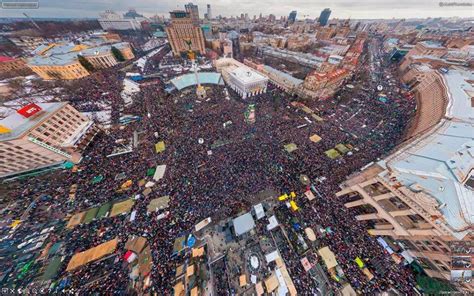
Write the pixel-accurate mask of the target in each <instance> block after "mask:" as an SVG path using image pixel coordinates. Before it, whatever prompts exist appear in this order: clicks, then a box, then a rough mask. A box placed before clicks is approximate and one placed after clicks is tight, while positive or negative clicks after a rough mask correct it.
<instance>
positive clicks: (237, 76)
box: [214, 58, 268, 99]
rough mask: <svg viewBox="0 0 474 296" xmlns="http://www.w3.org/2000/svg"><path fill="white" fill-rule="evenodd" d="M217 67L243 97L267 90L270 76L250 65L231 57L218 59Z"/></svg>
mask: <svg viewBox="0 0 474 296" xmlns="http://www.w3.org/2000/svg"><path fill="white" fill-rule="evenodd" d="M214 63H215V67H216V69H217V71H218V72H220V73H221V74H222V77H223V78H224V81H225V82H226V84H227V85H229V86H230V88H232V89H233V90H234V91H235V92H237V93H238V94H239V95H240V96H241V97H242V98H243V99H245V98H248V97H252V96H255V95H258V94H262V93H265V92H266V91H267V84H268V78H267V77H265V76H264V75H262V74H260V73H258V72H256V71H254V70H253V69H251V68H250V67H247V66H246V65H244V64H242V63H240V62H239V61H236V60H234V59H230V58H222V59H218V60H216V61H215V62H214Z"/></svg>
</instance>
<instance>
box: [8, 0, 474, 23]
mask: <svg viewBox="0 0 474 296" xmlns="http://www.w3.org/2000/svg"><path fill="white" fill-rule="evenodd" d="M189 2H190V1H168V0H166V1H160V3H157V2H156V1H154V0H137V1H134V2H133V5H130V2H128V1H124V0H116V1H111V0H85V1H79V0H71V1H67V2H64V1H58V0H43V1H41V0H40V3H39V9H35V10H33V9H29V10H7V9H2V16H3V17H23V12H26V13H28V14H29V15H30V16H32V17H58V16H61V17H63V18H68V17H70V18H79V17H81V18H96V17H99V13H100V12H102V11H104V10H107V9H112V10H114V11H117V12H121V13H122V12H125V11H127V10H128V9H130V8H134V9H136V10H137V11H138V12H139V13H142V14H144V15H145V16H152V15H156V14H157V15H164V16H168V13H169V11H171V10H174V9H182V7H183V6H184V4H186V3H189ZM191 2H192V3H194V4H196V5H198V6H199V7H200V17H201V18H203V16H204V13H205V12H206V5H207V4H211V7H212V10H213V16H214V17H216V16H218V15H222V16H225V17H229V16H232V15H234V16H236V15H240V13H249V16H250V17H251V18H252V17H253V15H257V16H258V15H259V14H260V12H262V13H263V14H264V15H268V14H274V15H276V16H277V17H280V16H288V14H289V12H290V11H292V10H297V11H298V15H297V19H304V18H310V19H315V18H317V17H319V14H320V12H321V10H323V9H324V8H330V9H331V10H332V14H331V18H351V19H392V18H427V17H468V18H469V17H472V10H470V9H467V8H468V7H466V6H440V3H445V2H440V1H434V0H424V1H417V2H413V1H408V0H402V1H384V2H383V3H380V2H378V1H373V0H362V1H347V0H336V1H308V0H296V1H292V2H284V1H281V0H265V1H258V2H256V1H250V0H244V1H240V2H232V1H230V0H219V1H206V0H199V1H191ZM459 3H467V4H469V5H472V1H465V2H459ZM229 6H232V7H233V9H231V10H229V9H228V7H229ZM471 7H472V6H471Z"/></svg>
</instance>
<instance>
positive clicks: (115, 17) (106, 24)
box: [99, 10, 142, 30]
mask: <svg viewBox="0 0 474 296" xmlns="http://www.w3.org/2000/svg"><path fill="white" fill-rule="evenodd" d="M99 24H100V26H101V27H102V29H104V30H141V28H142V26H141V21H140V19H136V18H124V17H123V16H121V15H119V14H117V13H115V12H113V11H111V10H106V11H105V12H104V13H101V14H100V18H99Z"/></svg>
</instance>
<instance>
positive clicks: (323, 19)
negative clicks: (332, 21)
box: [319, 8, 331, 27]
mask: <svg viewBox="0 0 474 296" xmlns="http://www.w3.org/2000/svg"><path fill="white" fill-rule="evenodd" d="M329 16H331V9H329V8H325V9H324V10H323V11H321V14H320V15H319V24H320V25H321V26H323V27H324V26H326V25H327V23H328V21H329Z"/></svg>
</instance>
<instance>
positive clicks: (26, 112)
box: [16, 103, 41, 118]
mask: <svg viewBox="0 0 474 296" xmlns="http://www.w3.org/2000/svg"><path fill="white" fill-rule="evenodd" d="M39 111H41V107H40V106H38V105H36V104H33V103H31V104H28V105H26V106H24V107H23V108H21V109H19V110H17V111H16V112H17V113H18V114H20V115H22V116H23V117H25V118H29V117H31V116H33V115H35V114H36V113H38V112H39Z"/></svg>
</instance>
